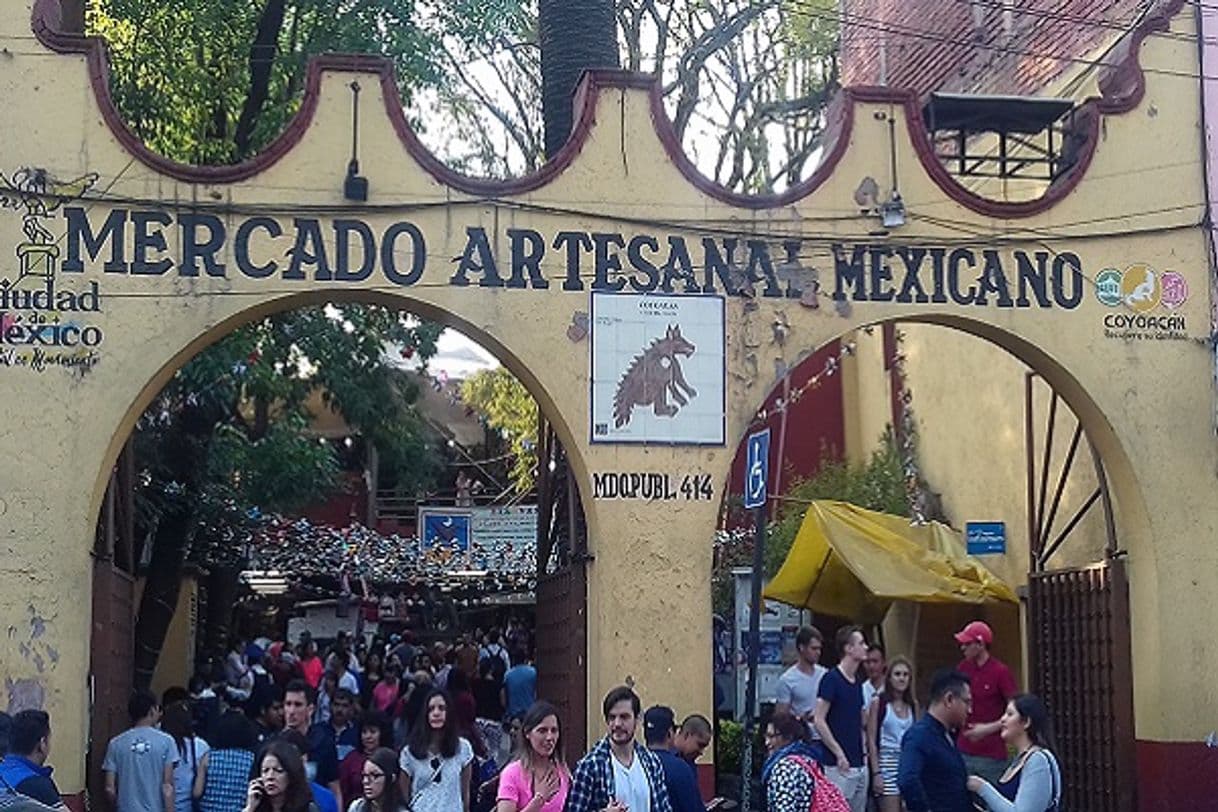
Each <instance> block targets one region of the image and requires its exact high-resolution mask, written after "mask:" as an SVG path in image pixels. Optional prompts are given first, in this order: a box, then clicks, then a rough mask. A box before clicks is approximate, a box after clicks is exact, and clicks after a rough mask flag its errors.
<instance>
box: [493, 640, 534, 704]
mask: <svg viewBox="0 0 1218 812" xmlns="http://www.w3.org/2000/svg"><path fill="white" fill-rule="evenodd" d="M501 699H502V700H503V707H504V708H506V709H507V718H508V719H511V718H513V717H515V716H524V712H525V711H527V710H528V709H529V707H530V706H531V705H532V704H533V703H534V702H536V701H537V669H536V668H534V667H533V664H532V663H531V662H530V661H529V659H528V658H527V656H526V655H524V654H522V653H521V652H518V651H516V652H512V667H511V668H509V669H508V672H507V673H506V674H504V675H503V695H502V697H501Z"/></svg>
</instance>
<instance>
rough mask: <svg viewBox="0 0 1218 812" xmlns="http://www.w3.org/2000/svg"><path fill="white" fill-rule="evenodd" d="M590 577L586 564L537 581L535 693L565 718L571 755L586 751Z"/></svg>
mask: <svg viewBox="0 0 1218 812" xmlns="http://www.w3.org/2000/svg"><path fill="white" fill-rule="evenodd" d="M586 616H587V581H586V578H585V569H584V566H583V564H582V563H577V564H575V565H574V566H570V567H565V568H564V569H562V570H560V571H558V572H556V573H553V574H552V575H546V576H543V577H542V578H540V579H539V580H538V582H537V695H538V696H540V697H544V698H546V699H548V700H549V701H550V702H553V703H554V704H555V706H557V708H558V712H559V714H560V716H561V718H562V723H563V725H562V738H563V747H564V749H565V750H566V751H567V757H568V758H576V757H577V756H579V754H581V753H583V752H584V749H585V748H584V744H585V736H586V733H587V729H588V719H587V710H588V678H587V660H586V656H585V652H586V651H587V640H586V633H585V632H586V626H585V620H586Z"/></svg>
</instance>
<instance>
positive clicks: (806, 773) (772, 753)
mask: <svg viewBox="0 0 1218 812" xmlns="http://www.w3.org/2000/svg"><path fill="white" fill-rule="evenodd" d="M765 746H766V749H767V750H768V751H769V755H768V756H767V757H766V760H765V766H764V767H762V770H761V784H762V786H763V787H764V788H765V809H766V812H848V811H849V809H850V807H849V805H848V804H847V803H846V798H845V796H844V795H842V792H841V790H839V789H838V788H837V787H835V786H834V785H833V784H832V783H831V782H830V781H829V780H828V779H827V778H825V774H824V773H823V772H821V768H820V763H819V762H818V761H817V751H816V749H815V748H814V747H813V746H812V744H811V743H810V734H809V733H808V726H807V725H806V724H804V722H803V721H802V720H799V719H796V718H795V717H794V716H792V715H791V714H790V713H789V712H787V711H779V712H778V713H775V714H774V715H773V716H771V717H770V721H769V724H767V725H766V728H765Z"/></svg>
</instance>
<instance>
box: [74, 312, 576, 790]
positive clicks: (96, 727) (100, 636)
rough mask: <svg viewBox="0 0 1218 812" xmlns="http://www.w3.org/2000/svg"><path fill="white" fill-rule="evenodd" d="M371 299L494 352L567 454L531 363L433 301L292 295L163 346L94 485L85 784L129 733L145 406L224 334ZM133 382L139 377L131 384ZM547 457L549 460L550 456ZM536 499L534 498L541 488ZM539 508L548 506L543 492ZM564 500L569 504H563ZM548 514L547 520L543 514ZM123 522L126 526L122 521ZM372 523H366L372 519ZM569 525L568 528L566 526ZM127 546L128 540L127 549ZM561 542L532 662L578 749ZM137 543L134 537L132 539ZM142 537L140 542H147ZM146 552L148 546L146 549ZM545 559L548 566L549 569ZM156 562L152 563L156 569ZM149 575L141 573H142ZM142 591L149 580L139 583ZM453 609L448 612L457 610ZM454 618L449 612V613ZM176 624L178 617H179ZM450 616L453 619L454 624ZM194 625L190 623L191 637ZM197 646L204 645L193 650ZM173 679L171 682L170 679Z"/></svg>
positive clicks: (543, 585)
mask: <svg viewBox="0 0 1218 812" xmlns="http://www.w3.org/2000/svg"><path fill="white" fill-rule="evenodd" d="M343 302H349V303H356V304H374V305H379V306H382V307H385V308H387V309H390V310H393V311H396V312H401V313H406V314H409V315H411V316H416V317H419V318H423V319H426V320H429V321H432V322H434V323H437V324H440V325H442V326H444V327H450V328H453V329H456V330H458V331H459V332H461V334H462V335H464V336H465V337H467V338H469V339H471V340H473V341H474V342H475V343H477V344H479V346H481V347H483V348H484V349H487V350H488V351H490V352H491V353H492V354H493V355H495V357H496V359H497V360H499V361H500V362H501V363H502V364H503V366H504V367H505V368H506V369H508V371H509V372H512V374H513V375H514V376H516V377H517V379H518V380H520V381H521V382H522V384H523V385H524V386H525V388H526V389H527V390H528V391H529V394H530V396H532V397H533V399H534V400H535V401H536V402H537V404H538V409H539V413H540V415H541V417H542V419H543V420H544V421H545V423H546V425H547V426H548V432H549V434H550V435H552V437H551V439H550V446H551V447H549V448H547V449H545V450H543V451H542V452H541V453H539V454H538V458H539V459H540V460H546V459H550V458H551V457H553V456H556V454H557V453H563V449H564V448H565V446H564V445H563V444H564V443H570V442H571V439H570V437H571V430H570V427H569V426H568V425H566V424H565V422H563V418H562V415H561V414H557V413H549V412H547V408H548V407H547V404H552V403H553V400H552V398H550V397H549V396H548V394H547V393H546V392H544V391H541V390H540V389H539V388H537V387H538V385H537V383H536V380H535V378H533V376H531V375H530V374H529V370H528V369H527V368H523V367H520V366H519V364H518V363H517V361H516V359H515V358H514V357H512V356H511V355H510V354H508V352H507V351H506V350H505V349H504V348H503V347H502V346H501V345H500V344H499V343H498V342H497V341H495V340H493V339H492V338H490V337H489V336H487V335H486V334H485V333H484V332H482V331H480V330H478V329H476V328H475V327H473V326H472V325H470V324H468V323H466V322H464V321H462V320H461V319H460V318H459V317H458V316H456V315H454V314H452V313H448V312H444V311H441V310H439V309H437V308H435V307H434V306H419V305H418V303H417V302H416V301H414V300H412V299H410V298H409V297H405V296H399V295H392V294H378V293H372V294H363V293H355V294H352V295H349V296H342V295H340V296H337V297H336V296H333V295H324V294H323V295H320V296H319V295H318V294H315V293H307V294H298V295H289V296H284V297H280V298H277V299H275V300H274V301H271V302H266V303H263V304H261V305H259V306H256V307H251V308H248V309H245V310H241V311H239V312H236V313H234V314H233V315H232V316H231V317H230V318H228V319H225V320H223V321H221V322H219V323H216V324H214V325H208V326H207V327H206V330H205V331H204V332H203V333H201V334H199V335H198V336H196V337H194V338H193V339H191V340H190V341H188V342H187V343H186V344H185V345H183V346H182V347H180V348H174V347H168V346H167V347H164V348H163V349H164V350H165V355H164V356H163V357H164V358H167V360H165V361H164V366H163V367H162V368H160V369H158V370H156V372H155V374H154V375H153V377H152V378H151V379H149V380H148V382H147V383H146V384H145V385H144V386H143V387H142V388H139V389H138V390H137V389H132V390H129V391H128V392H127V393H126V396H128V397H130V398H131V405H130V407H129V409H128V411H127V413H126V414H124V416H123V418H122V419H121V420H120V422H119V424H118V428H117V431H116V433H115V435H114V437H113V438H112V442H111V448H113V449H115V450H114V451H113V453H114V454H116V455H117V457H116V458H115V459H113V460H109V459H108V460H107V462H106V464H105V465H104V466H103V468H102V470H101V472H100V475H99V484H98V485H97V486H96V488H95V489H94V495H95V497H97V498H96V499H95V501H96V502H98V504H99V507H98V510H99V512H100V516H101V518H100V521H99V524H98V527H99V528H100V532H99V536H103V537H104V540H99V546H98V548H97V549H96V550H95V557H96V563H95V568H94V574H93V581H92V583H93V591H94V606H93V626H92V632H91V643H90V645H91V658H90V659H91V664H90V668H89V684H90V686H91V695H92V696H93V697H94V699H93V702H92V707H91V711H90V728H89V729H90V748H91V749H90V756H91V757H90V761H89V763H90V775H89V780H90V788H91V790H92V791H94V792H95V793H98V797H100V793H101V790H102V786H101V783H100V779H101V757H102V754H103V753H104V746H105V743H106V741H107V740H108V739H109V738H110V737H112V736H113V735H116V734H118V733H120V732H121V731H122V730H123V729H125V727H126V724H127V720H126V716H125V711H124V710H123V708H125V705H126V697H127V695H128V693H129V692H130V690H131V687H132V674H131V663H132V659H133V651H134V647H135V646H136V644H137V643H138V640H137V639H136V633H135V632H134V631H133V628H132V626H133V624H134V619H135V617H136V611H135V608H136V606H138V605H139V604H140V598H139V597H138V593H139V589H138V587H139V583H140V580H141V578H140V577H137V575H140V574H139V573H137V566H136V559H137V558H138V557H139V555H138V553H135V554H132V549H138V546H135V545H133V544H132V542H133V541H134V540H133V539H132V538H131V532H132V530H133V529H134V519H133V518H132V517H131V516H130V511H131V510H132V504H131V501H132V495H133V492H134V490H135V487H136V486H135V484H134V482H133V477H134V471H135V464H136V463H135V460H134V451H133V435H134V424H135V422H136V421H137V420H138V419H139V418H140V417H141V416H142V415H145V414H146V410H147V408H148V406H149V404H151V403H152V402H153V400H154V399H155V398H156V397H157V395H158V394H159V393H160V391H161V390H162V388H163V387H164V386H165V385H166V384H167V383H168V381H169V379H170V378H171V377H172V376H173V375H175V374H176V373H177V372H179V371H180V370H181V369H182V368H183V367H185V366H186V365H187V364H188V363H189V362H190V361H191V360H192V359H193V358H195V356H197V355H198V354H199V353H200V352H202V351H204V350H205V349H206V348H207V347H209V346H210V345H212V344H214V343H216V342H218V341H220V340H221V339H223V338H225V337H226V336H229V335H230V334H232V333H233V332H234V331H236V330H238V329H240V328H241V327H243V326H245V325H247V324H250V323H253V322H256V321H259V320H261V319H264V318H267V317H270V316H274V315H276V314H280V313H286V312H289V311H293V310H297V309H300V308H304V307H310V306H317V305H324V304H331V303H343ZM131 383H132V384H134V383H136V382H135V381H131ZM547 455H548V456H547ZM571 484H572V486H573V488H574V489H575V490H574V491H573V492H572V493H571V496H570V499H569V500H568V499H567V498H566V495H565V493H564V499H563V501H562V503H561V504H560V505H558V506H557V507H556V508H553V509H554V510H557V511H561V515H560V518H563V519H565V518H566V514H567V513H568V512H570V511H579V510H581V508H580V507H579V505H580V503H581V500H580V495H579V493H578V488H579V483H578V482H577V481H575V480H574V479H572V480H571ZM539 495H540V494H539ZM541 501H542V503H543V504H548V503H546V502H545V499H544V497H543V498H542V500H541ZM568 501H569V502H570V504H568ZM548 518H549V517H547V519H548ZM124 523H129V525H130V526H128V527H127V528H124V527H123V526H122V525H123V524H124ZM368 524H371V522H368ZM549 525H550V522H549V521H541V522H539V527H538V532H539V537H540V538H548V537H549V536H550V535H551V534H550V532H549V530H548V529H547V528H548V526H549ZM564 526H565V525H564ZM124 542H125V543H126V545H127V548H128V549H126V550H124V549H123V547H124ZM557 543H558V544H559V545H562V544H564V543H565V545H567V549H564V550H563V551H562V553H561V555H560V553H559V551H558V550H555V549H550V548H546V547H545V546H544V545H539V550H538V555H539V558H538V560H537V562H536V564H535V566H536V569H537V571H538V572H539V573H542V572H544V573H545V574H544V575H538V576H537V578H536V581H537V583H538V586H537V589H536V596H537V599H536V611H535V614H536V617H537V618H538V626H537V632H538V633H537V634H536V644H537V646H538V651H537V654H536V665H537V669H538V679H539V686H540V690H541V691H543V692H544V693H545V695H546V696H547V697H549V698H550V700H551V701H552V702H553V703H554V704H555V706H556V707H557V708H558V709H559V710H560V712H561V713H562V718H564V719H566V720H567V721H568V724H570V725H571V726H572V727H573V728H574V729H573V730H572V731H571V732H570V733H569V735H568V738H569V740H570V741H571V742H573V743H574V744H573V745H572V746H573V747H581V746H582V738H583V733H584V730H583V728H584V721H583V720H584V713H585V705H586V699H585V685H586V675H585V665H586V658H585V657H584V653H583V645H582V640H583V637H584V634H585V626H584V624H585V618H586V613H585V600H586V575H585V573H584V567H585V560H584V557H583V555H582V554H581V550H582V546H581V545H582V543H583V542H582V539H580V540H578V541H577V539H576V538H575V536H574V535H572V536H571V537H569V538H566V539H565V541H564V540H562V539H559V540H558V542H557ZM136 544H138V542H137V543H136ZM146 546H147V541H145V547H146ZM145 552H146V550H145ZM547 564H549V566H547ZM154 566H155V565H154ZM144 574H146V573H144ZM143 583H144V585H145V588H147V584H148V581H147V580H144V581H143ZM191 600H192V612H191V620H190V621H189V623H191V624H195V625H196V626H198V625H203V624H201V622H200V621H196V620H195V616H194V610H195V609H197V607H198V603H197V601H198V600H200V598H199V596H198V595H192V597H191ZM182 605H183V604H182V599H179V602H178V606H179V613H181V612H182V609H181V606H182ZM455 611H456V610H455V608H454V609H453V612H454V613H455ZM454 618H455V614H454ZM178 620H179V622H181V619H180V618H179V619H178ZM454 622H455V620H454ZM193 634H194V629H191V636H192V637H193ZM196 648H197V650H199V651H202V650H203V649H202V643H200V644H198V645H197V646H196ZM175 684H177V683H176V682H175Z"/></svg>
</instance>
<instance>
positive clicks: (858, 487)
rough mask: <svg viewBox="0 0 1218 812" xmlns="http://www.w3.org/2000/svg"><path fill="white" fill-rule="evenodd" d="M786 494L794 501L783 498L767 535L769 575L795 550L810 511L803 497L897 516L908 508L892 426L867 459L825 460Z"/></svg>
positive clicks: (766, 569) (767, 572) (901, 514)
mask: <svg viewBox="0 0 1218 812" xmlns="http://www.w3.org/2000/svg"><path fill="white" fill-rule="evenodd" d="M784 496H786V497H787V498H788V499H789V500H791V501H787V502H783V503H782V508H781V509H780V510H779V513H778V519H777V521H775V522H772V523H771V524H770V528H769V531H770V532H769V538H768V539H767V540H766V548H765V573H766V578H773V577H774V575H775V574H777V572H778V569H779V567H781V566H782V562H783V561H785V560H786V558H787V553H789V552H790V551H791V544H792V543H793V542H794V541H795V535H796V534H797V533H798V532H799V526H800V525H801V524H802V523H803V520H804V514H805V513H807V505H806V504H801V503H806V502H810V501H812V500H816V499H832V500H835V501H838V502H849V503H850V504H852V505H856V506H858V507H861V508H866V509H867V510H876V511H879V512H881V513H893V514H896V515H898V516H904V515H907V514H908V513H909V496H908V493H907V491H906V489H905V474H904V471H903V467H902V465H901V455H900V452H899V451H898V449H897V444H896V441H895V439H894V437H893V434H892V430H891V429H886V430H885V432H884V434H883V435H882V437H881V438H880V444H879V446H878V447H877V448H876V449H875V450H874V451H873V452H871V457H870V458H869V459H868V460H867V462H866V463H865V464H863V465H851V464H850V463H848V462H841V461H834V460H824V461H822V463H821V467H820V471H819V473H817V475H816V476H814V477H812V478H811V479H805V480H800V481H797V482H795V483H794V484H793V485H792V486H791V487H790V488H788V489H787V492H786V493H785V494H784Z"/></svg>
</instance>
